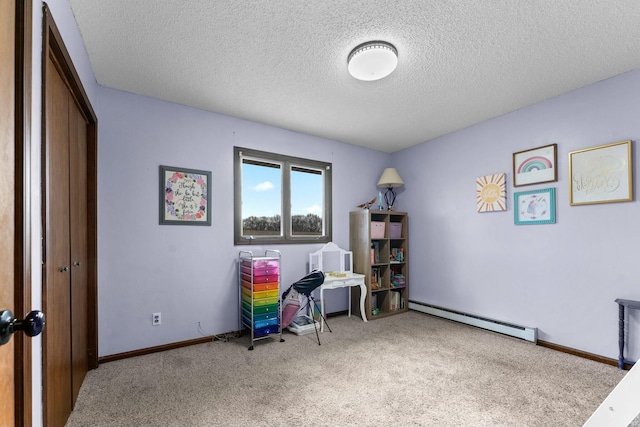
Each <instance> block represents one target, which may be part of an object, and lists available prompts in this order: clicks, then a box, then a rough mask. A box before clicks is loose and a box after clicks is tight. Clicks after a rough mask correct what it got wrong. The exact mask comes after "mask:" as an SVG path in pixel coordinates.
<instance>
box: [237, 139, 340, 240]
mask: <svg viewBox="0 0 640 427" xmlns="http://www.w3.org/2000/svg"><path fill="white" fill-rule="evenodd" d="M233 153H234V197H235V212H234V222H235V227H234V229H235V230H234V235H235V243H236V244H264V243H271V244H273V243H278V244H281V243H326V242H330V241H331V163H325V162H319V161H315V160H308V159H301V158H298V157H290V156H283V155H281V154H274V153H267V152H264V151H257V150H251V149H247V148H240V147H234V150H233Z"/></svg>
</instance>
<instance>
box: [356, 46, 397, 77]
mask: <svg viewBox="0 0 640 427" xmlns="http://www.w3.org/2000/svg"><path fill="white" fill-rule="evenodd" d="M347 63H348V65H349V73H350V74H351V75H352V76H353V77H355V78H356V79H358V80H364V81H373V80H379V79H381V78H383V77H387V76H388V75H389V74H391V73H392V72H393V70H395V69H396V66H397V65H398V51H397V50H396V48H395V46H394V45H392V44H391V43H387V42H383V41H371V42H366V43H362V44H361V45H358V46H356V47H355V48H354V49H353V50H352V51H351V53H350V54H349V58H348V59H347Z"/></svg>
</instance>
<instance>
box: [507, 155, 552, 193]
mask: <svg viewBox="0 0 640 427" xmlns="http://www.w3.org/2000/svg"><path fill="white" fill-rule="evenodd" d="M557 164H558V145H557V144H551V145H546V146H544V147H538V148H532V149H530V150H525V151H518V152H517V153H513V186H514V187H520V186H521V185H530V184H539V183H542V182H554V181H557V180H558V168H557Z"/></svg>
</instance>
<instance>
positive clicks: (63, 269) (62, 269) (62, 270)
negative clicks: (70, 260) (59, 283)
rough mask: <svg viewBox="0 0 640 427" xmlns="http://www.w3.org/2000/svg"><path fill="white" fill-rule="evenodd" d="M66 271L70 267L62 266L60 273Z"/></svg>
mask: <svg viewBox="0 0 640 427" xmlns="http://www.w3.org/2000/svg"><path fill="white" fill-rule="evenodd" d="M65 271H69V267H60V273H64V272H65Z"/></svg>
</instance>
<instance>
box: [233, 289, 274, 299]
mask: <svg viewBox="0 0 640 427" xmlns="http://www.w3.org/2000/svg"><path fill="white" fill-rule="evenodd" d="M242 293H243V294H244V295H246V296H248V297H252V298H253V299H254V300H257V299H264V298H274V297H278V296H279V295H280V291H279V290H278V289H272V290H270V291H260V292H251V291H250V290H249V289H247V288H244V287H243V288H242Z"/></svg>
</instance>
